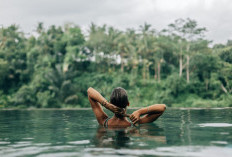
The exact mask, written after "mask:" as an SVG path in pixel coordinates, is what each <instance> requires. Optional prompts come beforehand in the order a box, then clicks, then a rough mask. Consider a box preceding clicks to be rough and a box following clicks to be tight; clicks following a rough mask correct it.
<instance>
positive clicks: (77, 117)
mask: <svg viewBox="0 0 232 157" xmlns="http://www.w3.org/2000/svg"><path fill="white" fill-rule="evenodd" d="M132 111H133V110H128V112H129V113H132ZM107 113H108V114H110V113H109V112H107ZM110 115H112V114H110ZM0 156H1V157H15V156H38V157H43V156H46V157H47V156H48V157H49V156H51V157H55V156H62V157H63V156H80V157H91V156H95V157H96V156H103V157H104V156H105V157H111V156H112V157H116V156H126V157H134V156H135V157H136V156H145V157H146V156H148V157H150V156H197V157H198V156H202V157H203V156H204V157H205V156H210V157H214V156H215V157H219V156H220V157H227V156H228V157H229V156H232V109H171V108H169V109H167V110H166V112H165V113H164V114H163V116H161V117H160V118H159V119H158V120H157V121H155V122H153V123H151V124H144V125H141V126H140V127H138V128H127V129H114V130H112V129H105V128H103V127H100V126H99V125H98V123H97V121H96V119H95V117H94V114H93V112H92V110H91V109H85V110H81V109H80V110H2V111H0Z"/></svg>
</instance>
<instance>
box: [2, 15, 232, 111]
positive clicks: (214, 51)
mask: <svg viewBox="0 0 232 157" xmlns="http://www.w3.org/2000/svg"><path fill="white" fill-rule="evenodd" d="M205 32H206V28H202V27H199V26H198V25H197V22H196V21H195V20H193V19H177V20H175V21H174V22H173V23H171V24H169V25H168V26H167V28H164V29H163V30H161V31H156V30H155V29H153V28H152V26H151V25H149V24H147V23H145V24H144V25H141V26H139V27H138V28H137V29H127V30H126V31H121V30H118V29H117V28H114V27H110V26H106V25H103V26H97V25H95V24H93V23H92V24H91V25H90V27H89V29H88V33H85V34H84V33H83V30H81V29H80V27H78V26H77V25H75V24H66V25H64V26H62V27H61V26H55V25H52V26H50V27H49V28H48V29H45V28H44V27H43V23H39V24H38V26H37V28H36V33H35V34H34V35H30V36H29V35H27V34H25V33H24V32H21V31H20V29H19V26H17V25H11V26H9V27H2V28H0V76H1V77H0V108H79V107H89V106H90V105H89V103H88V99H87V93H86V90H87V88H88V87H90V86H91V87H94V88H96V89H97V90H99V91H100V92H101V93H102V94H103V96H105V97H106V98H107V99H108V100H109V96H110V94H111V91H112V90H113V88H115V87H118V86H120V87H123V88H125V89H126V90H127V91H128V95H129V100H130V103H131V106H132V107H135V106H136V107H139V106H146V105H151V104H154V103H165V104H167V106H172V107H232V41H231V40H228V42H227V44H214V45H212V42H211V41H208V40H206V39H205V37H204V34H205ZM209 45H210V46H209Z"/></svg>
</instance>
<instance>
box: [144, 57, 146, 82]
mask: <svg viewBox="0 0 232 157" xmlns="http://www.w3.org/2000/svg"><path fill="white" fill-rule="evenodd" d="M143 79H144V80H145V79H146V63H145V60H143Z"/></svg>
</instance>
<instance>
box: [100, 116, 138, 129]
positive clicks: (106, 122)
mask: <svg viewBox="0 0 232 157" xmlns="http://www.w3.org/2000/svg"><path fill="white" fill-rule="evenodd" d="M109 119H110V118H107V119H106V120H105V122H104V124H103V126H104V127H105V128H108V120H109ZM130 123H131V127H133V126H134V124H133V123H132V122H131V121H130Z"/></svg>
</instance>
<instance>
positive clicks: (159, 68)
mask: <svg viewBox="0 0 232 157" xmlns="http://www.w3.org/2000/svg"><path fill="white" fill-rule="evenodd" d="M158 82H160V62H158Z"/></svg>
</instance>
